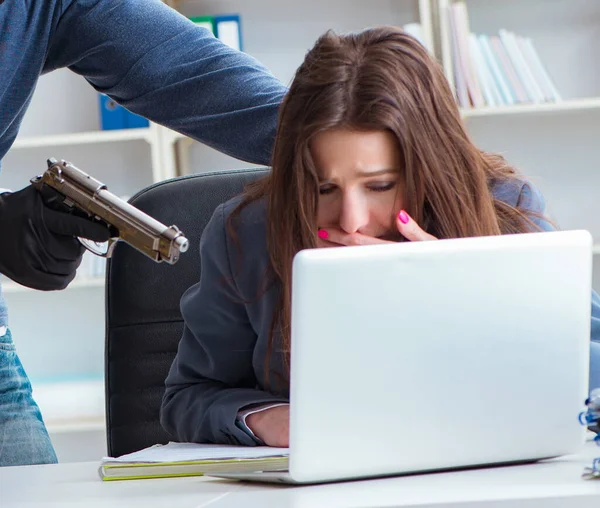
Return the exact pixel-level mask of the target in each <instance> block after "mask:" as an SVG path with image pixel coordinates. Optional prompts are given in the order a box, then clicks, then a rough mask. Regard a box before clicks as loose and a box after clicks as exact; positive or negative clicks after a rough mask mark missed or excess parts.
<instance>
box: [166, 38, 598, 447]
mask: <svg viewBox="0 0 600 508" xmlns="http://www.w3.org/2000/svg"><path fill="white" fill-rule="evenodd" d="M272 167H273V169H272V172H271V173H270V175H269V176H268V177H267V178H265V179H264V180H262V181H260V182H259V183H258V184H257V185H254V186H253V187H252V188H250V189H249V190H248V191H247V192H246V193H245V195H243V196H242V197H239V198H236V199H234V200H231V201H229V202H227V203H224V204H223V205H221V206H220V207H218V208H217V210H216V211H215V213H214V216H213V217H212V219H211V221H210V223H209V224H208V225H207V227H206V230H205V231H204V234H203V237H202V240H201V244H200V253H201V260H202V279H201V281H200V283H199V284H197V285H195V286H193V287H192V288H190V289H189V290H188V291H187V292H186V294H185V295H184V296H183V299H182V304H181V308H182V313H183V317H184V319H185V323H186V327H185V330H184V334H183V338H182V340H181V343H180V345H179V351H178V354H177V357H176V358H175V361H174V363H173V365H172V368H171V371H170V373H169V376H168V378H167V380H166V393H165V396H164V400H163V407H162V415H161V420H162V424H163V426H164V427H165V428H166V429H167V431H169V432H170V433H171V434H172V435H173V436H174V437H176V438H177V439H179V440H181V441H196V442H215V443H231V444H248V445H253V444H261V443H264V444H267V445H271V446H287V445H288V421H289V410H288V405H287V402H288V366H289V351H290V283H291V267H292V259H293V257H294V255H295V254H296V253H297V252H298V251H299V250H301V249H306V248H314V247H338V246H343V245H357V244H373V243H385V242H396V241H422V240H434V239H437V238H458V237H468V236H480V235H499V234H509V233H518V232H532V231H539V230H548V229H552V227H551V225H550V223H549V222H548V221H546V220H544V218H543V215H542V213H543V200H542V197H541V195H540V194H539V193H538V192H537V191H536V190H535V188H534V187H533V186H531V185H530V184H529V183H526V182H525V181H524V180H523V179H522V178H521V177H520V176H519V175H518V174H517V173H516V171H515V170H514V169H513V168H511V167H510V166H509V165H508V164H507V163H506V162H505V161H504V160H503V159H502V158H501V157H499V156H495V155H491V154H487V153H483V152H481V151H480V150H478V149H477V148H476V147H475V146H474V145H473V144H472V143H471V141H470V140H469V138H468V136H467V134H466V132H465V129H464V127H463V125H462V123H461V120H460V116H459V113H458V110H457V106H456V103H455V100H454V97H453V95H452V93H451V90H450V88H449V86H448V83H447V81H446V79H445V77H444V75H443V73H442V71H441V69H440V67H439V66H438V64H437V63H436V62H435V61H434V60H433V59H432V58H431V57H430V56H429V55H428V53H427V52H426V51H425V49H424V48H423V47H422V46H421V45H420V44H419V43H418V42H416V41H415V40H414V39H413V38H411V37H410V36H409V35H407V34H406V33H404V32H403V31H402V30H400V29H397V28H392V27H381V28H377V29H371V30H366V31H364V32H361V33H358V34H352V35H346V36H338V35H335V34H333V33H327V34H325V35H324V36H323V37H321V38H320V39H319V40H318V41H317V43H316V45H315V46H314V48H313V49H312V50H311V51H310V52H309V53H308V54H307V56H306V59H305V61H304V63H303V64H302V65H301V66H300V68H299V69H298V71H297V73H296V76H295V78H294V81H293V83H292V85H291V88H290V90H289V93H288V95H287V97H286V98H285V100H284V102H283V105H282V108H281V110H280V117H279V127H278V133H277V138H276V143H275V148H274V154H273V161H272ZM594 298H595V304H594V307H593V315H594V318H593V320H592V337H593V339H594V340H595V341H598V340H599V339H600V320H599V319H598V318H597V316H600V307H599V306H598V304H597V300H596V299H597V297H596V296H594ZM593 346H594V348H595V352H596V356H597V357H598V358H597V361H598V362H600V344H598V343H593ZM592 368H593V370H594V372H595V374H594V377H593V378H592V380H593V381H592V382H593V383H597V384H598V385H600V379H598V378H600V374H599V373H598V365H597V364H596V365H593V366H592Z"/></svg>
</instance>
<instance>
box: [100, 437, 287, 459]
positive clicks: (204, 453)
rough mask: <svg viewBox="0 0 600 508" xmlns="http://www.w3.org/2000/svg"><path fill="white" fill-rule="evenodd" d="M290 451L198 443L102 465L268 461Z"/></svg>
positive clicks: (157, 448)
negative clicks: (202, 461)
mask: <svg viewBox="0 0 600 508" xmlns="http://www.w3.org/2000/svg"><path fill="white" fill-rule="evenodd" d="M288 455H289V449H288V448H273V447H270V446H232V445H211V444H197V443H173V442H171V443H169V444H167V445H154V446H151V447H149V448H145V449H144V450H140V451H137V452H133V453H128V454H127V455H121V456H120V457H104V458H103V459H102V464H103V465H106V464H122V463H128V464H132V463H160V462H193V461H201V460H227V459H264V458H268V457H287V456H288Z"/></svg>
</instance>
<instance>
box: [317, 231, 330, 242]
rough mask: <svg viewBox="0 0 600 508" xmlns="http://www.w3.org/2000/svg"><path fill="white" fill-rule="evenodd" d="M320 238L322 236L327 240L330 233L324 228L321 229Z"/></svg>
mask: <svg viewBox="0 0 600 508" xmlns="http://www.w3.org/2000/svg"><path fill="white" fill-rule="evenodd" d="M318 235H319V238H322V239H323V240H327V238H329V233H328V232H327V231H325V230H324V229H319V233H318Z"/></svg>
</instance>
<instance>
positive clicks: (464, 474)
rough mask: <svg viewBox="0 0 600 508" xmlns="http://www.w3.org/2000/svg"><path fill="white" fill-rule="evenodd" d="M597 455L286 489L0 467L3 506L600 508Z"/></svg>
mask: <svg viewBox="0 0 600 508" xmlns="http://www.w3.org/2000/svg"><path fill="white" fill-rule="evenodd" d="M599 453H600V448H599V447H597V446H595V445H594V444H593V443H588V444H587V445H586V447H585V449H584V450H583V452H582V453H581V454H580V455H577V456H570V457H564V458H561V459H554V460H552V461H547V462H542V463H537V464H530V465H526V466H508V467H501V468H486V469H478V470H471V471H459V472H451V473H437V474H426V475H414V476H405V477H397V478H388V479H380V480H369V481H356V482H345V483H337V484H327V485H316V486H304V487H290V486H285V485H259V484H248V483H239V482H233V481H228V480H216V479H209V478H202V477H195V478H173V479H160V480H128V481H116V482H102V481H101V480H100V478H99V476H98V473H97V468H98V464H97V463H95V462H84V463H70V464H58V465H51V466H25V467H9V468H0V506H1V507H2V508H34V507H44V508H59V507H60V508H70V507H75V506H76V507H78V508H96V507H100V506H102V507H110V508H120V507H128V508H138V507H139V508H142V507H143V508H158V507H168V508H202V507H206V506H210V508H233V507H236V508H240V507H242V508H245V507H249V506H251V507H257V508H286V507H290V508H291V507H293V508H335V507H342V506H343V507H352V508H363V507H370V508H371V507H419V508H427V507H428V508H433V507H435V508H441V507H447V508H450V507H451V508H476V507H477V508H479V507H484V508H599V507H600V481H598V480H594V481H590V480H588V481H586V480H582V479H581V473H582V471H583V467H584V466H585V465H589V464H590V463H591V459H592V458H593V457H594V456H597V455H598V454H599Z"/></svg>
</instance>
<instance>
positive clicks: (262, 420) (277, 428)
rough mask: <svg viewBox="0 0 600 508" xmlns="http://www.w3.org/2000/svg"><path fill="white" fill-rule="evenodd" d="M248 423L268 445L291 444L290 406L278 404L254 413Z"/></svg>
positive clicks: (281, 445)
mask: <svg viewBox="0 0 600 508" xmlns="http://www.w3.org/2000/svg"><path fill="white" fill-rule="evenodd" d="M246 425H247V426H248V427H249V428H250V430H251V431H252V432H254V435H255V436H256V437H258V438H259V439H260V440H261V441H262V442H263V443H265V444H266V445H267V446H277V447H282V448H287V447H289V446H290V406H289V405H287V404H286V405H284V406H276V407H272V408H269V409H265V410H264V411H259V412H257V413H252V414H251V415H249V416H248V417H247V418H246Z"/></svg>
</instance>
